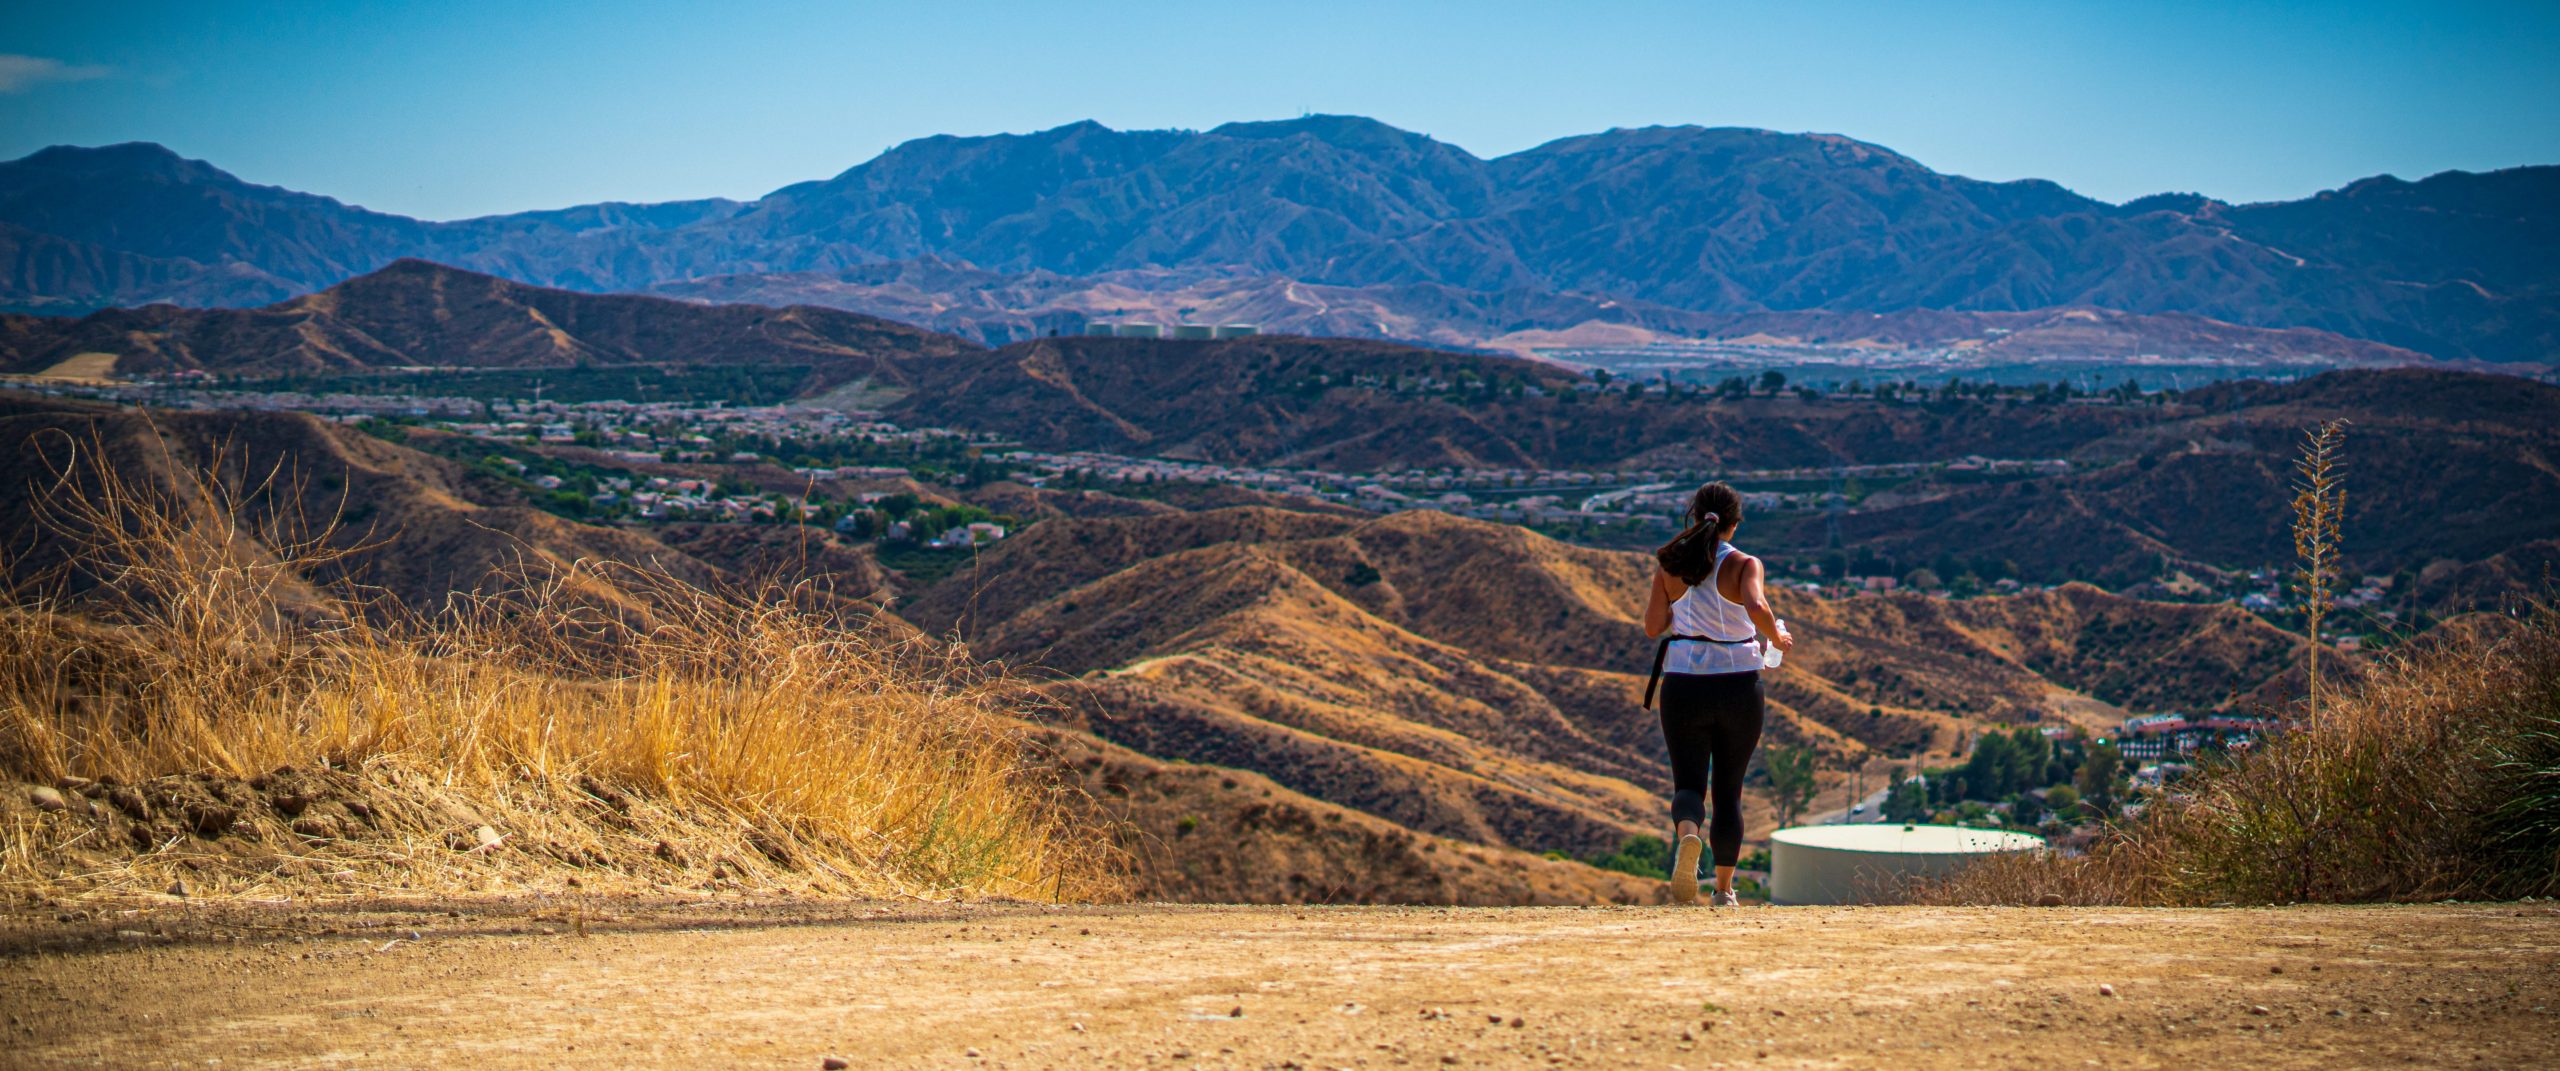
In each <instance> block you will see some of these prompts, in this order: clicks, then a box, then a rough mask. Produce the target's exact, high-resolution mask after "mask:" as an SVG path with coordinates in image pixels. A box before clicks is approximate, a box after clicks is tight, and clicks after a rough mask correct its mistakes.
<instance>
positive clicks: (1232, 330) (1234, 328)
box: [1218, 324, 1262, 338]
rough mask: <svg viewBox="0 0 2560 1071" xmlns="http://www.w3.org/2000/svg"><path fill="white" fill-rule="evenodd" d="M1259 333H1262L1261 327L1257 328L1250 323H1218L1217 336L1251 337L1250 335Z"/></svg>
mask: <svg viewBox="0 0 2560 1071" xmlns="http://www.w3.org/2000/svg"><path fill="white" fill-rule="evenodd" d="M1260 333H1262V329H1261V328H1259V327H1255V326H1254V325H1252V324H1219V325H1218V337H1219V338H1251V337H1253V336H1254V335H1257V334H1260Z"/></svg>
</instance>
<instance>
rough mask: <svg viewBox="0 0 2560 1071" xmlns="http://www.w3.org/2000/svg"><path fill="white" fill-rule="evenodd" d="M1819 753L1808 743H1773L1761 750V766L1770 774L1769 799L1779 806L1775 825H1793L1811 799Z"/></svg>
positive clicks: (1818, 763)
mask: <svg viewBox="0 0 2560 1071" xmlns="http://www.w3.org/2000/svg"><path fill="white" fill-rule="evenodd" d="M1820 762H1821V760H1820V757H1819V756H1817V755H1816V754H1815V753H1814V750H1813V749H1812V748H1809V747H1787V746H1785V745H1783V744H1780V745H1773V746H1771V747H1770V748H1768V749H1767V750H1765V751H1762V752H1761V753H1760V768H1761V769H1763V770H1766V771H1768V774H1769V795H1770V801H1771V802H1772V803H1774V804H1775V805H1776V806H1777V808H1778V826H1779V828H1782V829H1783V828H1785V827H1787V826H1791V825H1794V824H1795V822H1796V818H1797V817H1798V816H1800V815H1802V814H1803V813H1804V805H1805V804H1808V803H1811V802H1813V793H1814V772H1815V770H1816V769H1817V768H1818V767H1819V766H1820Z"/></svg>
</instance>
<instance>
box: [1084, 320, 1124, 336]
mask: <svg viewBox="0 0 2560 1071" xmlns="http://www.w3.org/2000/svg"><path fill="white" fill-rule="evenodd" d="M1117 326H1118V325H1116V324H1113V323H1112V322H1111V321H1109V320H1089V321H1086V323H1085V325H1084V333H1085V334H1088V335H1092V336H1094V337H1096V338H1110V337H1111V336H1112V335H1114V334H1117V333H1118V332H1117V331H1116V330H1114V328H1115V327H1117Z"/></svg>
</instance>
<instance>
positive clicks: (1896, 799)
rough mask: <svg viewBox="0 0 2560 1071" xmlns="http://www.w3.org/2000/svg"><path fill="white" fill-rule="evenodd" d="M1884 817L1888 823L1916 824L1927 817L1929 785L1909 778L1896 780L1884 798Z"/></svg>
mask: <svg viewBox="0 0 2560 1071" xmlns="http://www.w3.org/2000/svg"><path fill="white" fill-rule="evenodd" d="M1884 817H1885V820H1886V821H1888V822H1918V821H1922V820H1925V819H1927V818H1928V817H1929V783H1928V782H1927V781H1919V780H1913V779H1910V778H1897V779H1896V780H1895V781H1894V782H1893V789H1892V790H1891V791H1889V792H1886V793H1885V796H1884Z"/></svg>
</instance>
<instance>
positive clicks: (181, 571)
mask: <svg viewBox="0 0 2560 1071" xmlns="http://www.w3.org/2000/svg"><path fill="white" fill-rule="evenodd" d="M62 445H63V446H64V447H65V448H66V450H65V451H63V453H64V456H65V457H66V458H67V459H69V460H66V462H65V463H64V464H63V465H62V466H60V469H59V472H58V475H59V476H60V479H59V480H58V481H57V483H56V485H55V486H54V487H52V488H50V489H46V490H44V491H43V492H42V493H40V494H39V495H38V501H39V503H40V508H41V509H42V510H43V511H44V512H45V514H46V517H45V519H46V522H47V524H48V527H49V528H50V529H51V530H52V531H53V532H54V533H55V534H56V535H57V537H59V538H62V539H67V540H73V541H76V544H77V545H78V546H79V548H80V550H79V552H78V553H76V554H74V555H72V556H71V558H70V568H71V571H72V573H76V574H77V575H69V574H66V575H62V576H57V577H55V578H54V579H53V582H52V583H49V584H46V585H44V586H43V591H41V592H37V593H29V592H17V593H13V594H12V595H11V596H10V598H9V599H8V600H7V602H6V604H5V606H0V775H5V776H7V777H9V778H11V779H14V780H18V781H25V782H31V783H32V784H29V785H22V786H19V787H17V788H16V789H14V790H13V791H12V793H11V795H12V797H13V798H12V799H10V800H9V801H7V804H6V805H5V806H0V884H6V885H7V886H11V887H14V888H15V889H16V890H18V891H21V892H28V893H35V894H38V895H48V894H49V895H56V896H61V895H70V896H81V895H98V894H112V893H124V892H134V891H147V892H157V891H159V890H162V889H166V888H169V887H171V885H172V883H173V882H176V881H180V880H183V881H184V882H185V884H186V885H187V886H189V887H190V888H191V889H193V890H203V891H214V892H225V893H256V892H260V891H273V890H277V889H279V888H284V887H292V888H295V889H296V890H297V891H299V892H304V893H309V892H312V891H315V890H317V891H321V892H324V893H325V892H330V891H335V892H343V893H346V894H375V895H378V894H380V893H382V892H385V891H416V892H421V893H424V892H476V891H501V890H512V889H547V888H557V887H563V886H571V885H575V886H581V887H583V888H588V889H616V888H625V889H665V888H688V889H693V888H700V889H739V890H756V891H765V892H772V891H792V892H815V893H825V894H833V895H898V896H925V897H947V896H977V895H994V896H1018V897H1029V898H1042V899H1048V898H1084V897H1092V896H1098V895H1107V894H1108V893H1109V892H1110V891H1112V889H1113V882H1114V879H1113V877H1112V871H1113V867H1112V866H1111V863H1112V860H1111V859H1110V858H1109V856H1108V853H1107V850H1106V849H1105V848H1104V847H1103V844H1102V841H1101V840H1100V839H1099V835H1098V832H1097V831H1094V830H1092V829H1090V827H1089V826H1082V825H1080V824H1079V822H1078V819H1079V817H1080V812H1079V809H1078V808H1077V807H1074V806H1071V805H1066V804H1072V803H1073V802H1074V801H1072V800H1064V799H1061V798H1060V797H1059V792H1060V791H1061V790H1060V789H1059V788H1058V787H1057V786H1056V782H1054V780H1052V779H1050V778H1047V777H1045V776H1044V775H1043V774H1042V773H1041V772H1040V770H1039V768H1038V765H1037V764H1036V763H1035V762H1034V761H1033V757H1032V756H1031V755H1030V754H1029V753H1028V752H1027V751H1026V747H1025V745H1024V743H1023V741H1022V739H1021V738H1020V737H1019V735H1018V731H1019V729H1020V723H1019V722H1017V721H1015V720H1013V719H1011V718H1008V717H1007V716H1006V714H1007V713H1008V707H1009V705H1011V704H1015V703H1019V702H1021V701H1022V696H1023V695H1024V692H1023V691H1022V690H1021V689H1019V688H1017V687H1014V686H1013V685H1011V684H1010V683H1009V682H1007V681H1005V680H1003V679H1002V678H1000V677H998V676H995V675H991V674H988V673H986V672H983V671H981V670H980V669H979V668H978V667H977V666H976V665H975V664H973V663H970V662H969V661H967V659H966V656H965V654H963V653H960V652H957V651H955V650H953V649H949V648H936V647H933V646H930V645H927V644H923V643H920V642H917V641H915V640H913V639H902V638H899V637H897V636H894V635H890V634H888V633H887V632H886V631H884V630H875V629H866V628H863V627H861V624H860V623H859V622H855V621H848V620H845V619H843V618H840V617H838V616H834V615H831V614H828V613H824V612H819V611H813V610H810V609H806V607H808V606H812V605H818V604H819V603H820V602H821V600H804V599H795V598H793V597H792V595H793V593H791V592H788V591H768V592H764V593H762V597H756V596H738V595H731V594H724V593H715V592H710V591H705V590H702V589H700V588H698V587H693V586H690V585H687V584H684V583H681V582H678V581H675V580H672V579H669V578H667V577H665V576H663V575H656V574H652V573H651V572H649V571H648V570H645V569H642V568H637V567H632V566H623V565H604V566H597V565H590V564H585V563H573V564H570V565H568V566H565V567H560V566H552V567H533V566H528V567H527V568H526V569H524V570H522V572H521V575H520V576H519V578H518V579H517V580H516V582H513V583H511V584H508V585H504V586H502V587H501V588H500V589H499V590H497V591H496V592H495V593H494V594H483V595H475V596H471V597H467V598H465V597H457V598H456V599H455V601H453V602H452V603H451V604H450V605H448V606H447V607H446V608H444V609H443V610H442V611H441V612H438V613H432V614H427V613H415V612H410V611H405V610H402V609H400V608H398V607H397V606H395V605H392V604H391V603H389V602H388V601H387V600H378V599H364V598H361V597H359V596H360V594H361V593H359V592H354V591H349V590H335V591H322V590H321V589H319V588H317V587H315V585H314V582H313V581H312V579H311V577H312V576H313V575H315V574H316V573H317V572H319V571H320V570H318V569H317V568H316V566H318V565H321V564H323V563H324V562H325V560H326V559H327V557H328V556H329V555H331V554H333V553H340V552H334V551H331V550H329V549H327V548H329V547H331V546H332V545H333V543H332V540H331V539H330V538H329V533H328V532H327V531H326V530H325V526H321V527H322V530H319V531H313V530H309V529H308V528H306V527H305V526H302V525H299V524H297V523H295V521H294V519H293V517H294V511H293V510H291V509H289V508H279V507H278V506H277V504H278V503H280V502H290V501H296V500H298V498H299V496H298V495H297V494H295V493H294V490H295V489H293V488H291V487H289V486H287V485H288V484H289V483H290V481H289V480H288V479H287V478H286V477H285V474H282V473H277V472H270V473H267V474H265V475H264V477H263V478H260V479H236V478H227V477H222V476H217V475H212V473H220V472H221V471H222V466H221V465H219V464H216V465H211V466H205V467H197V466H193V465H189V464H186V463H184V462H182V461H180V460H179V459H178V457H177V455H176V454H175V453H174V452H171V451H168V450H166V449H163V450H162V451H161V456H160V458H159V459H158V460H159V461H160V462H161V463H162V464H161V467H160V475H162V476H165V477H166V479H165V480H155V481H154V482H152V483H150V484H148V485H146V484H145V483H144V482H143V481H140V480H134V479H127V478H126V477H125V476H124V475H123V474H122V473H121V471H120V470H119V469H118V468H117V467H115V466H113V465H110V464H107V463H105V462H103V461H102V460H101V455H100V452H99V449H98V448H99V447H100V446H101V445H102V444H99V443H95V442H92V443H78V444H75V443H71V442H68V441H66V442H64V443H63V444H62ZM73 447H77V449H69V448H73ZM251 518H258V519H255V520H252V519H251ZM339 542H343V541H339Z"/></svg>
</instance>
